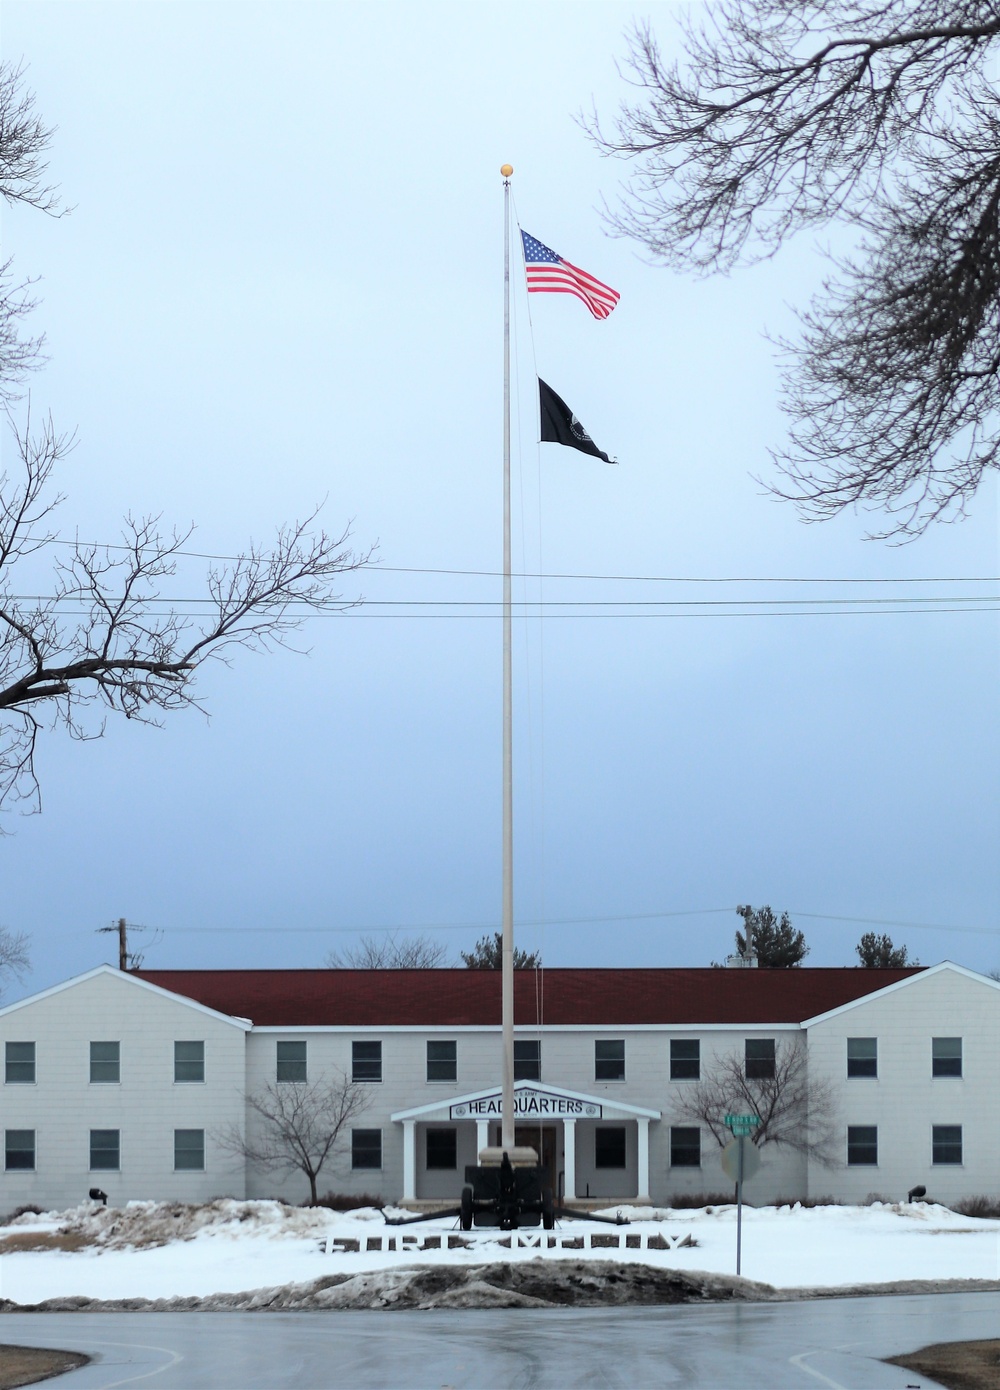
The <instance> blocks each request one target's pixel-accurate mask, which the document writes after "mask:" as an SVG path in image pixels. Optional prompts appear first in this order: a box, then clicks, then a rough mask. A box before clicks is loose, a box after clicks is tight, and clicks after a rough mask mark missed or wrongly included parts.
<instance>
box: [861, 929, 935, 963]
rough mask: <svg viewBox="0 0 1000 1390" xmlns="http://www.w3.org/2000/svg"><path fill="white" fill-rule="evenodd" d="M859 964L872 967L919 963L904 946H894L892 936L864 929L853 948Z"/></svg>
mask: <svg viewBox="0 0 1000 1390" xmlns="http://www.w3.org/2000/svg"><path fill="white" fill-rule="evenodd" d="M854 949H855V950H856V951H857V953H858V957H859V959H860V961H861V964H862V965H864V966H866V967H868V968H869V969H874V968H875V967H876V966H883V967H884V966H895V967H897V968H898V967H900V966H904V965H919V964H920V962H919V961H918V960H915V959H913V958H912V957H911V956H910V953H909V951H908V950H907V949H906V947H905V946H894V945H893V944H892V937H891V936H887V935H886V934H885V932H883V933H882V934H881V936H880V935H878V934H877V933H876V932H873V931H866V932H865V934H864V935H863V936H862V938H861V940H860V941H859V942H858V944H857V945H856V946H855V948H854Z"/></svg>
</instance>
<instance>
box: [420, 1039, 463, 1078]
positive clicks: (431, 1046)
mask: <svg viewBox="0 0 1000 1390" xmlns="http://www.w3.org/2000/svg"><path fill="white" fill-rule="evenodd" d="M457 1079H458V1044H457V1043H456V1042H455V1041H454V1039H453V1038H448V1039H437V1038H432V1039H430V1040H429V1041H428V1043H427V1080H428V1081H456V1080H457Z"/></svg>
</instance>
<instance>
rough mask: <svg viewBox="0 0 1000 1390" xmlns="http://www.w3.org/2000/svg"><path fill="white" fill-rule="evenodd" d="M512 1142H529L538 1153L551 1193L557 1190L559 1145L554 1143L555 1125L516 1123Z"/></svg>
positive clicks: (554, 1193)
mask: <svg viewBox="0 0 1000 1390" xmlns="http://www.w3.org/2000/svg"><path fill="white" fill-rule="evenodd" d="M514 1143H515V1144H530V1145H531V1147H532V1148H533V1149H534V1150H535V1152H536V1153H537V1154H538V1162H539V1165H540V1166H541V1167H542V1168H544V1169H545V1171H546V1173H547V1174H548V1182H549V1186H550V1187H551V1189H552V1195H553V1196H555V1195H556V1193H557V1192H558V1190H559V1189H558V1171H559V1170H558V1158H559V1146H558V1144H557V1143H556V1127H555V1125H516V1126H515V1127H514Z"/></svg>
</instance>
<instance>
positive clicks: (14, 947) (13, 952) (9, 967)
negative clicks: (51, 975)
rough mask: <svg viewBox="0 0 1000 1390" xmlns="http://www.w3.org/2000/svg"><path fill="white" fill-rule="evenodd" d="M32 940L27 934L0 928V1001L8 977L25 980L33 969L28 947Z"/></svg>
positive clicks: (8, 928)
mask: <svg viewBox="0 0 1000 1390" xmlns="http://www.w3.org/2000/svg"><path fill="white" fill-rule="evenodd" d="M30 940H31V938H30V937H29V936H28V933H27V932H15V931H11V929H10V927H0V999H2V998H3V988H2V986H3V983H4V979H5V977H6V976H8V975H13V976H14V978H15V979H17V980H23V979H24V976H25V975H26V974H27V972H28V970H29V969H30V968H31V958H30V956H29V954H28V946H29V943H30Z"/></svg>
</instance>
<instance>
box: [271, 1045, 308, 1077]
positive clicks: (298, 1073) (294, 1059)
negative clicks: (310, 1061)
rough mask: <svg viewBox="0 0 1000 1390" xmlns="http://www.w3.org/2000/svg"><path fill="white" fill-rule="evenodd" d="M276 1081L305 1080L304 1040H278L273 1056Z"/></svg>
mask: <svg viewBox="0 0 1000 1390" xmlns="http://www.w3.org/2000/svg"><path fill="white" fill-rule="evenodd" d="M274 1076H275V1080H276V1081H305V1080H306V1077H307V1073H306V1045H305V1043H304V1042H280V1043H278V1045H277V1055H276V1057H275V1072H274Z"/></svg>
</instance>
